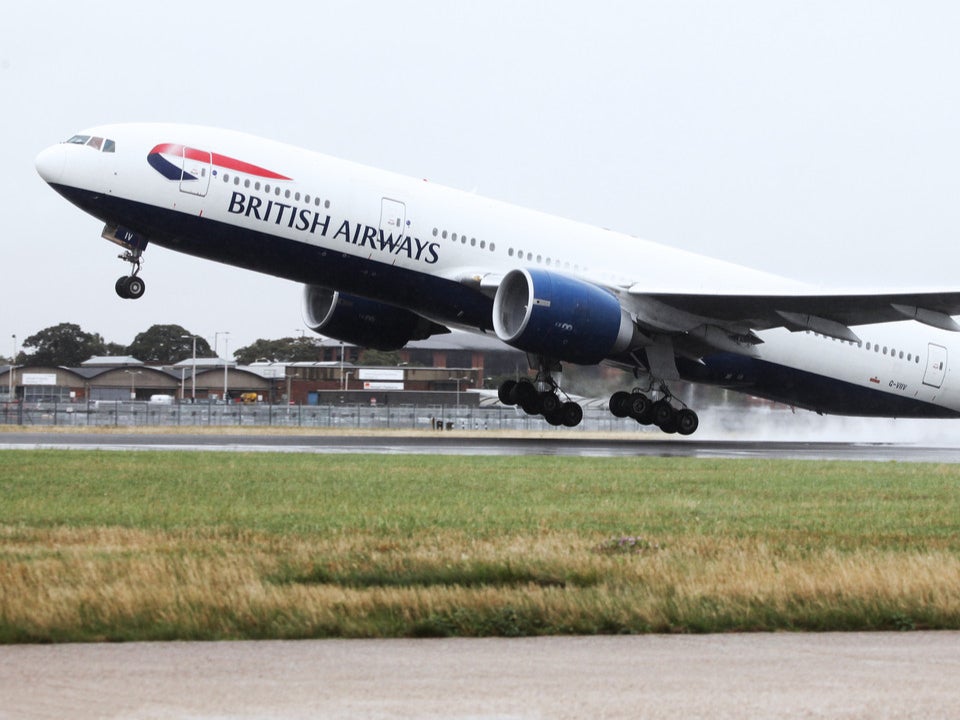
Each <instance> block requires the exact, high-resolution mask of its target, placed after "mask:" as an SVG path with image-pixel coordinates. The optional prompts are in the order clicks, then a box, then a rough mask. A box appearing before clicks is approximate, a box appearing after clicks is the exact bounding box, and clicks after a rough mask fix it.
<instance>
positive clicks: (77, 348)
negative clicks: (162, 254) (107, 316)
mask: <svg viewBox="0 0 960 720" xmlns="http://www.w3.org/2000/svg"><path fill="white" fill-rule="evenodd" d="M194 337H196V341H197V357H198V358H212V357H216V353H215V352H214V350H213V348H211V347H210V343H209V342H207V340H206V339H204V338H203V337H200V336H199V335H194V333H191V332H190V331H189V330H187V329H186V328H184V327H182V326H180V325H152V326H151V327H150V328H149V329H147V330H144V331H143V332H141V333H139V334H138V335H137V336H136V337H135V338H134V339H133V342H132V343H130V344H129V345H122V344H120V343H114V342H107V341H106V340H104V338H103V336H102V335H100V333H90V332H86V331H84V330H83V329H82V328H81V327H80V326H79V325H76V324H74V323H60V324H59V325H54V326H52V327H48V328H44V329H43V330H40V331H39V332H37V333H34V334H33V335H31V336H29V337H27V338H25V339H24V340H23V342H22V344H21V346H20V348H19V352H18V353H17V357H16V358H13V359H12V360H13V363H14V364H15V365H48V366H60V365H63V366H66V367H77V366H78V365H80V364H81V363H83V362H85V361H86V360H89V359H90V358H91V357H95V356H102V355H109V356H124V355H127V356H130V357H135V358H137V360H142V361H143V362H145V363H148V364H150V365H173V364H174V363H178V362H180V361H181V360H185V359H187V358H192V357H193V339H194ZM231 355H232V357H233V359H234V360H236V362H237V363H238V364H240V365H249V364H251V363H254V362H257V361H258V360H269V361H274V362H298V361H314V360H316V359H317V357H318V352H317V346H316V343H315V341H314V339H313V338H310V337H296V338H293V337H286V338H279V339H277V340H263V339H261V340H257V341H255V342H253V343H251V344H250V345H247V346H246V347H242V348H239V349H237V350H235V351H233V352H232V353H231ZM10 361H11V358H9V357H5V358H3V359H2V362H3V363H5V364H6V363H9V362H10Z"/></svg>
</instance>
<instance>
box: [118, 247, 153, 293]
mask: <svg viewBox="0 0 960 720" xmlns="http://www.w3.org/2000/svg"><path fill="white" fill-rule="evenodd" d="M117 257H118V258H120V259H121V260H124V261H125V262H128V263H130V274H129V275H124V276H123V277H121V278H118V279H117V284H116V285H115V286H114V288H115V289H116V291H117V295H119V296H120V297H122V298H123V299H124V300H136V299H137V298H139V297H141V296H142V295H143V293H144V291H145V290H146V289H147V286H146V283H144V282H143V278H141V277H140V276H139V273H140V266H141V265H143V250H138V249H134V250H127V251H126V252H124V253H123V254H122V255H117Z"/></svg>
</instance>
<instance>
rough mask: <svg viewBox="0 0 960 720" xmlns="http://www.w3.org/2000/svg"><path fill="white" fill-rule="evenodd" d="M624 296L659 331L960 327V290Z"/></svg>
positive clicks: (840, 332) (834, 333)
mask: <svg viewBox="0 0 960 720" xmlns="http://www.w3.org/2000/svg"><path fill="white" fill-rule="evenodd" d="M625 301H626V302H627V303H629V304H631V305H634V306H635V307H636V308H637V309H638V310H639V312H638V313H637V315H638V318H637V319H638V322H640V323H641V325H644V324H647V323H649V325H650V326H651V327H653V328H654V329H657V330H660V331H669V330H672V331H673V332H689V331H690V330H691V329H692V328H693V327H694V326H696V325H698V324H712V325H717V326H719V327H723V328H725V329H727V330H729V331H731V332H736V333H738V334H746V333H748V332H750V331H752V330H766V329H769V328H774V327H786V328H788V329H791V330H813V331H815V332H819V333H821V334H823V335H828V336H831V337H837V338H840V339H844V340H851V341H853V342H856V341H857V336H856V334H855V333H854V332H853V331H852V330H851V329H850V328H851V326H856V325H872V324H876V323H884V322H894V321H903V320H906V319H911V320H916V321H917V322H921V323H924V324H926V325H930V326H932V327H936V328H940V329H942V330H950V331H953V332H960V324H957V323H956V322H955V321H954V320H953V319H952V317H951V316H953V315H960V292H957V291H945V292H930V291H924V292H881V293H863V292H841V293H825V294H815V293H786V294H782V295H773V294H766V293H757V294H750V293H746V294H732V293H731V294H725V293H696V292H686V293H684V292H678V293H672V292H647V291H645V290H644V289H643V286H642V285H639V284H637V285H633V286H631V287H630V288H629V290H628V297H627V298H625Z"/></svg>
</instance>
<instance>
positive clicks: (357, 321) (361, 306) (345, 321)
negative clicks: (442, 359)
mask: <svg viewBox="0 0 960 720" xmlns="http://www.w3.org/2000/svg"><path fill="white" fill-rule="evenodd" d="M303 319H304V322H305V323H306V325H307V327H309V328H310V329H311V330H313V331H314V332H316V333H321V334H323V335H325V336H327V337H331V338H333V339H335V340H342V341H343V342H347V343H351V344H353V345H358V346H360V347H368V348H373V349H375V350H397V349H399V348H402V347H403V346H404V345H406V344H407V343H408V342H410V341H411V340H423V339H424V338H428V337H430V336H431V335H438V334H440V333H447V332H450V331H449V330H448V329H447V328H445V327H443V325H438V324H437V323H435V322H432V321H430V320H427V319H426V318H423V317H421V316H420V315H417V314H416V313H413V312H410V311H409V310H404V309H403V308H398V307H395V306H393V305H387V304H385V303H381V302H378V301H376V300H368V299H366V298H362V297H358V296H356V295H345V294H343V293H340V292H337V291H335V290H329V289H328V288H325V287H319V286H317V285H307V286H306V287H305V288H304V293H303Z"/></svg>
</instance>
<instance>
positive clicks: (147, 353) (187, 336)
mask: <svg viewBox="0 0 960 720" xmlns="http://www.w3.org/2000/svg"><path fill="white" fill-rule="evenodd" d="M127 354H129V355H132V356H133V357H135V358H137V360H142V361H143V362H147V363H157V364H160V365H173V364H174V363H178V362H180V361H181V360H186V359H188V358H192V357H193V334H192V333H190V332H189V331H188V330H187V329H186V328H183V327H181V326H180V325H153V326H151V327H150V328H149V329H148V330H145V331H144V332H142V333H140V334H139V335H137V336H136V337H135V338H134V339H133V342H132V343H130V346H129V347H128V348H127ZM197 357H198V358H211V357H216V355H215V353H214V352H213V350H211V349H210V343H208V342H207V341H206V340H204V339H203V338H202V337H197Z"/></svg>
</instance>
